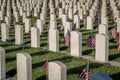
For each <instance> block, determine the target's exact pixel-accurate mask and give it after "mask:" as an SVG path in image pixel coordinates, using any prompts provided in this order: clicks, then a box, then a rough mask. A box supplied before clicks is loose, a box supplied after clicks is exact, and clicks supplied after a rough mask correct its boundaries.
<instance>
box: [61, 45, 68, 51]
mask: <svg viewBox="0 0 120 80" xmlns="http://www.w3.org/2000/svg"><path fill="white" fill-rule="evenodd" d="M67 48H68V47H66V46H62V47H60V50H61V51H64V50H66V49H67Z"/></svg>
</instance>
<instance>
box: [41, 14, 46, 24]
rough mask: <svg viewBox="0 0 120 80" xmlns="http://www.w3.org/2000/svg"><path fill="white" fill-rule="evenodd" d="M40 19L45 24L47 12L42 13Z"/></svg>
mask: <svg viewBox="0 0 120 80" xmlns="http://www.w3.org/2000/svg"><path fill="white" fill-rule="evenodd" d="M40 19H41V20H42V21H43V24H45V14H43V13H41V14H40Z"/></svg>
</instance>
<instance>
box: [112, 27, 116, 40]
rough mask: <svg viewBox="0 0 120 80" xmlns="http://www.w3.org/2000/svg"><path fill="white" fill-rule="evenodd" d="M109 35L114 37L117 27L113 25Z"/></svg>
mask: <svg viewBox="0 0 120 80" xmlns="http://www.w3.org/2000/svg"><path fill="white" fill-rule="evenodd" d="M111 35H112V37H113V38H114V39H115V38H116V37H117V27H114V28H113V29H112V30H111Z"/></svg>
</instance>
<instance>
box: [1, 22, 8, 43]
mask: <svg viewBox="0 0 120 80" xmlns="http://www.w3.org/2000/svg"><path fill="white" fill-rule="evenodd" d="M1 38H2V39H1V40H2V41H5V42H6V41H7V40H9V31H8V26H7V24H6V23H2V24H1Z"/></svg>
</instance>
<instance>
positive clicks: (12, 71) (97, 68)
mask: <svg viewBox="0 0 120 80" xmlns="http://www.w3.org/2000/svg"><path fill="white" fill-rule="evenodd" d="M108 17H109V31H110V30H111V28H112V27H114V25H115V24H113V23H111V17H110V16H109V15H108ZM30 18H31V17H30ZM36 19H37V18H36V17H32V18H31V21H32V22H31V24H32V26H33V25H34V23H35V21H36ZM12 20H14V17H13V16H12ZM3 22H4V21H3ZM71 22H73V20H71ZM80 23H81V24H80V26H81V28H80V29H78V31H80V32H81V33H82V35H83V37H82V38H83V43H82V44H83V47H82V50H83V51H82V53H83V55H89V56H93V57H94V56H95V53H94V52H92V49H91V48H88V47H87V46H86V44H85V43H86V40H87V38H88V36H89V34H90V33H91V31H89V30H86V29H85V26H84V25H83V21H80ZM17 24H22V25H24V23H23V22H22V17H20V20H19V22H18V23H17ZM48 24H49V18H48V17H47V18H46V24H45V25H44V33H43V34H42V35H41V36H40V43H41V44H40V46H41V47H46V48H47V49H48V44H47V42H46V39H47V34H48V32H47V25H48ZM57 25H58V26H61V19H58V18H57ZM95 26H96V27H95V29H94V30H93V31H92V32H93V33H94V35H96V34H97V33H98V26H97V25H95ZM11 29H12V31H11V32H10V41H12V42H14V40H15V37H14V35H15V34H14V26H13V21H11ZM109 41H110V43H109V60H112V61H117V62H120V54H119V52H118V51H117V44H116V42H115V41H114V40H113V38H112V36H111V35H110V34H109ZM24 44H26V45H27V44H30V38H29V36H28V33H24ZM0 46H2V47H3V48H5V50H6V74H7V75H9V76H11V77H16V73H17V72H16V54H17V53H20V52H22V49H23V47H22V46H19V45H14V44H10V43H5V42H0ZM60 50H61V51H67V52H70V48H67V47H65V46H64V37H63V31H61V32H60ZM24 52H27V53H28V54H30V55H31V57H32V78H33V80H45V79H46V73H45V71H44V70H43V69H42V67H41V66H42V65H43V63H44V61H45V60H46V58H47V56H48V59H49V61H61V62H63V63H64V64H65V65H66V66H67V80H78V78H77V77H78V74H79V73H80V72H81V71H82V68H83V66H85V65H86V64H87V60H84V59H81V58H74V57H70V56H68V55H65V54H61V53H55V52H51V51H48V50H42V49H40V48H31V47H29V46H25V50H24ZM90 72H92V73H94V72H104V73H106V74H108V75H109V76H111V77H112V79H113V80H119V79H120V76H119V74H120V68H119V67H113V66H110V65H109V64H99V63H95V62H90Z"/></svg>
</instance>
